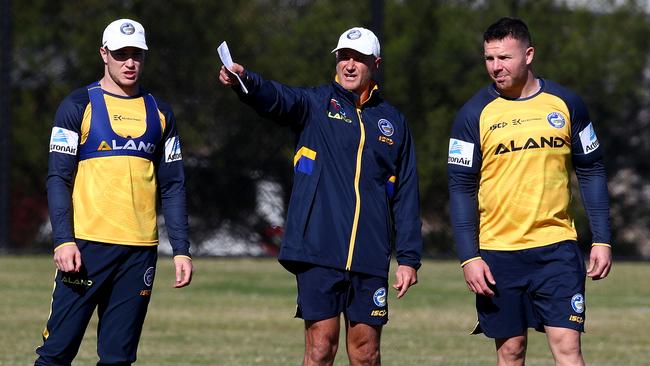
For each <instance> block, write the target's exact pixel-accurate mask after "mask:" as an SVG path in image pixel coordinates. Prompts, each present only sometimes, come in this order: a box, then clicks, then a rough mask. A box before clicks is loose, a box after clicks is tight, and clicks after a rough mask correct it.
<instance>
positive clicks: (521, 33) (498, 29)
mask: <svg viewBox="0 0 650 366" xmlns="http://www.w3.org/2000/svg"><path fill="white" fill-rule="evenodd" d="M506 37H512V38H514V39H516V40H518V41H521V42H524V43H527V44H528V47H530V46H532V45H533V41H532V39H531V38H530V32H529V31H528V27H527V26H526V23H524V21H523V20H521V19H518V18H510V17H503V18H501V19H499V20H497V21H496V22H495V23H493V24H492V25H490V26H489V27H488V29H487V30H486V31H485V33H483V40H484V41H485V42H490V41H494V40H502V39H504V38H506Z"/></svg>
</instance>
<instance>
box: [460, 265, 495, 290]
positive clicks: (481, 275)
mask: <svg viewBox="0 0 650 366" xmlns="http://www.w3.org/2000/svg"><path fill="white" fill-rule="evenodd" d="M463 274H464V275H465V282H466V283H467V287H468V288H469V290H470V291H472V292H473V293H475V294H477V295H483V296H489V297H492V296H494V291H492V289H491V288H490V286H489V285H488V283H489V284H490V285H493V286H494V285H496V284H497V282H496V281H495V280H494V277H493V276H492V272H490V267H489V266H488V265H487V263H485V261H484V260H483V259H477V260H474V261H471V262H469V263H467V264H465V265H464V266H463Z"/></svg>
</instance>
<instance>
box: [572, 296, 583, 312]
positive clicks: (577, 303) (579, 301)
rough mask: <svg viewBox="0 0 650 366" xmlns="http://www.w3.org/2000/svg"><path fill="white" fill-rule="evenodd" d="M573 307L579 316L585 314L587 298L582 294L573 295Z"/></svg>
mask: <svg viewBox="0 0 650 366" xmlns="http://www.w3.org/2000/svg"><path fill="white" fill-rule="evenodd" d="M571 307H572V308H573V310H574V311H575V312H576V313H578V314H582V313H584V312H585V297H584V296H582V294H575V295H573V297H572V298H571Z"/></svg>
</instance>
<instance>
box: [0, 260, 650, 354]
mask: <svg viewBox="0 0 650 366" xmlns="http://www.w3.org/2000/svg"><path fill="white" fill-rule="evenodd" d="M194 263H195V266H196V273H195V278H194V281H193V283H192V285H191V286H190V287H188V288H185V289H181V290H175V289H172V288H171V283H172V266H171V260H170V259H169V258H160V260H159V262H158V271H157V274H156V282H155V288H154V291H153V298H152V303H151V305H150V306H149V314H148V316H147V320H146V322H145V326H144V331H143V335H142V340H141V342H140V347H139V351H138V362H137V365H141V366H144V365H152V366H153V365H156V366H159V365H174V366H182V365H242V366H244V365H245V366H250V365H283V366H285V365H300V361H301V358H302V351H303V349H302V348H303V325H302V321H301V320H297V319H293V315H294V311H295V282H294V279H293V277H292V276H291V275H290V274H289V273H287V272H286V271H284V269H283V268H282V267H281V266H280V265H279V264H278V263H277V262H276V261H275V260H272V259H200V258H199V259H195V262H194ZM648 273H650V264H648V263H616V264H615V266H614V269H613V272H612V274H611V275H610V277H609V278H608V279H606V280H604V281H598V282H591V281H589V282H588V285H587V286H588V289H587V304H588V319H587V334H586V335H585V336H584V337H583V350H584V353H585V358H586V360H587V363H588V364H589V365H590V366H599V365H602V366H605V365H626V366H634V365H648V362H649V361H648V356H649V355H650V334H648V332H645V328H646V327H647V326H648V325H650V300H649V299H650V286H648ZM53 275H54V266H53V264H52V261H51V258H50V257H45V256H40V257H34V256H29V257H28V256H24V257H17V256H4V257H0V324H1V325H2V327H1V328H0V366H9V365H11V366H15V365H17V366H22V365H31V364H33V362H34V359H35V353H34V349H35V348H36V347H37V346H39V345H40V342H41V339H40V332H41V330H42V329H43V326H44V325H45V321H46V318H47V315H48V311H49V302H50V294H51V291H52V279H53ZM419 279H420V283H419V284H418V285H417V286H415V287H413V288H412V289H411V291H410V292H409V294H408V295H407V296H406V297H405V298H403V299H401V300H396V299H395V293H394V291H391V296H390V298H389V301H390V311H391V312H390V322H389V323H388V326H386V327H385V328H384V333H383V335H382V360H383V364H384V365H389V366H390V365H445V366H448V365H494V364H495V362H494V360H495V357H494V346H493V343H492V341H491V340H489V339H487V338H485V337H483V336H470V335H468V333H469V330H470V329H471V328H472V327H473V325H474V323H475V319H476V318H475V311H474V305H473V304H474V297H473V295H471V294H470V293H469V292H468V291H467V289H466V287H465V284H464V282H463V279H462V273H461V271H460V269H459V268H458V265H457V264H456V262H451V261H426V262H425V263H424V265H423V267H422V269H421V270H420V272H419ZM392 280H393V279H392V278H391V281H392ZM95 327H96V319H93V321H92V322H91V325H90V326H89V330H88V331H87V332H86V336H85V339H84V343H83V344H82V346H81V350H80V351H79V355H78V356H77V359H76V362H75V364H76V365H94V364H95V363H96V362H97V356H96V352H95V344H96V336H95ZM530 335H531V337H530V341H529V351H528V362H527V365H533V366H535V365H552V364H553V363H552V359H551V356H550V353H549V351H548V348H547V345H546V341H545V339H544V336H543V335H541V334H538V333H536V332H531V333H530ZM335 364H336V365H347V359H346V356H345V346H344V344H343V343H342V344H341V347H340V351H339V354H338V356H337V361H336V363H335Z"/></svg>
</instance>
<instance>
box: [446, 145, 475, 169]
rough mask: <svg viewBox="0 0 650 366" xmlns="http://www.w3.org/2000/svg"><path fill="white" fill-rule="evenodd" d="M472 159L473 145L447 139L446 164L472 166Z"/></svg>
mask: <svg viewBox="0 0 650 366" xmlns="http://www.w3.org/2000/svg"><path fill="white" fill-rule="evenodd" d="M473 157H474V144H472V143H470V142H466V141H463V140H456V139H449V158H448V160H447V163H449V164H456V165H462V166H466V167H471V166H472V158H473Z"/></svg>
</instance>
